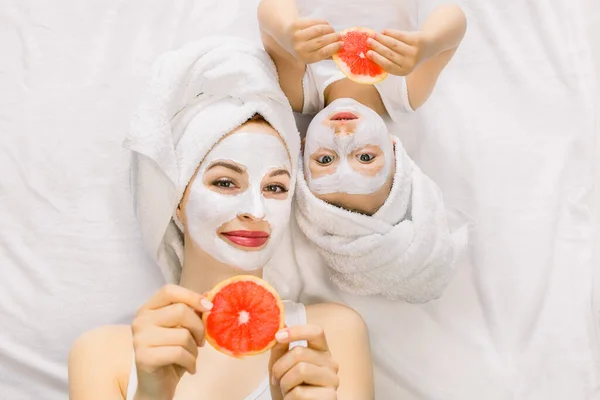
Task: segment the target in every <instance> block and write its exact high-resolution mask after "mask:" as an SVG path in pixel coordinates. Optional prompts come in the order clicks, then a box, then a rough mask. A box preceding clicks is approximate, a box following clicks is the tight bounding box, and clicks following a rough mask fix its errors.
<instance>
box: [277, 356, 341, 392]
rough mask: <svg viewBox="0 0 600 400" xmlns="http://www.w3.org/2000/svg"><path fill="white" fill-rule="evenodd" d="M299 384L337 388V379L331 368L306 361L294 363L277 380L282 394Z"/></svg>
mask: <svg viewBox="0 0 600 400" xmlns="http://www.w3.org/2000/svg"><path fill="white" fill-rule="evenodd" d="M300 385H309V386H320V387H331V388H335V389H337V388H338V386H339V379H338V376H337V374H336V373H335V372H333V371H332V370H331V369H329V368H326V367H322V366H319V365H314V364H310V363H306V362H299V363H297V364H296V365H294V366H293V367H292V368H291V369H290V370H289V371H288V372H287V373H286V374H285V375H283V377H282V378H281V380H280V381H279V387H280V388H281V391H282V393H283V394H284V396H285V395H286V394H287V393H289V392H290V391H292V390H293V389H294V388H295V387H297V386H300Z"/></svg>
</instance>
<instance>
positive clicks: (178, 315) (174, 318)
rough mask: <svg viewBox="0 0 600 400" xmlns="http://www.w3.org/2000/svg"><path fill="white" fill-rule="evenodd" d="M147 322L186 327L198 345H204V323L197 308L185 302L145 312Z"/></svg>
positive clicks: (162, 325)
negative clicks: (194, 308)
mask: <svg viewBox="0 0 600 400" xmlns="http://www.w3.org/2000/svg"><path fill="white" fill-rule="evenodd" d="M142 318H146V321H145V322H146V324H151V325H154V326H159V327H165V328H177V327H181V328H185V329H187V330H188V331H189V332H190V334H191V335H192V337H193V338H194V340H195V342H196V345H197V346H198V347H200V346H203V345H204V323H203V322H202V318H201V317H200V316H199V315H198V314H197V313H196V311H195V310H193V309H192V308H190V307H189V306H187V305H186V304H183V303H178V304H171V305H169V306H166V307H163V308H159V309H158V310H152V311H149V312H147V313H146V314H145V316H144V317H142Z"/></svg>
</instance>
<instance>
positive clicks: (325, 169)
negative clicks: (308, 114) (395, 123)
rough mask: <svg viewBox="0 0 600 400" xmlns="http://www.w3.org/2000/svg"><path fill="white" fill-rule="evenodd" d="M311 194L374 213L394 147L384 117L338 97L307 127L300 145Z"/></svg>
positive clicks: (390, 171)
mask: <svg viewBox="0 0 600 400" xmlns="http://www.w3.org/2000/svg"><path fill="white" fill-rule="evenodd" d="M303 161H304V174H305V179H306V183H307V185H308V187H309V189H310V191H311V192H312V193H313V194H314V195H315V196H316V197H318V198H319V199H321V200H323V201H326V202H327V203H329V204H333V205H335V206H338V207H341V208H345V209H347V210H352V211H356V212H359V213H363V214H368V215H372V214H373V213H375V212H376V211H377V209H378V208H379V207H380V206H381V205H382V204H383V203H384V202H385V199H386V198H387V196H388V194H389V192H390V189H391V186H392V182H393V178H394V168H395V167H394V146H393V142H392V138H391V136H390V134H389V132H388V129H387V126H386V124H385V122H384V121H383V119H382V118H381V117H380V116H379V115H378V114H377V113H376V112H375V111H373V110H371V109H370V108H368V107H366V106H364V105H362V104H360V103H358V102H357V101H355V100H353V99H338V100H335V101H334V102H332V103H331V104H329V105H328V106H327V107H325V108H324V109H323V110H322V111H321V112H319V113H318V114H317V115H316V116H315V117H314V118H313V120H312V122H311V123H310V125H309V127H308V130H307V133H306V141H305V146H304V155H303Z"/></svg>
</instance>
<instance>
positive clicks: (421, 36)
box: [367, 30, 433, 76]
mask: <svg viewBox="0 0 600 400" xmlns="http://www.w3.org/2000/svg"><path fill="white" fill-rule="evenodd" d="M368 44H369V46H370V47H371V49H372V50H369V51H368V52H367V57H368V58H369V59H370V60H371V61H373V62H374V63H375V64H377V65H379V66H380V67H381V68H383V69H384V70H385V71H387V72H388V73H390V74H392V75H399V76H406V75H408V74H410V73H411V72H412V71H413V70H414V69H415V68H416V67H417V66H418V65H419V64H420V63H421V62H422V61H424V60H427V59H428V58H430V57H432V56H433V54H431V51H432V48H433V45H432V43H431V40H430V38H429V36H428V35H426V34H425V33H424V32H422V31H415V32H403V31H398V30H385V31H383V33H378V34H376V35H375V38H374V39H369V41H368Z"/></svg>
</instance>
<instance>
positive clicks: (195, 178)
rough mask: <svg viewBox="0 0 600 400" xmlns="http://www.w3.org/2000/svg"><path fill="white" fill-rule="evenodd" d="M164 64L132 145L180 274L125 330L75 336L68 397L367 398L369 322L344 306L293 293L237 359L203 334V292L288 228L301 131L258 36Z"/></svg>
mask: <svg viewBox="0 0 600 400" xmlns="http://www.w3.org/2000/svg"><path fill="white" fill-rule="evenodd" d="M241 60H243V62H240V61H241ZM242 65H243V68H242V67H241V66H242ZM156 71H157V73H156V76H155V78H154V82H153V83H152V84H151V90H150V92H149V93H148V95H147V101H145V102H144V104H143V105H142V106H141V107H140V112H139V114H138V116H137V117H136V118H135V119H134V126H133V128H132V133H131V134H130V136H129V138H128V140H127V142H126V144H127V146H128V147H129V148H131V149H132V150H134V151H135V154H136V157H134V161H133V165H132V170H133V173H134V178H135V179H134V186H135V189H136V205H137V208H138V218H139V220H140V224H141V227H142V234H143V235H144V239H145V241H146V243H147V245H148V246H149V251H150V252H151V253H152V254H153V255H154V256H155V258H156V259H157V261H158V262H159V265H160V266H161V267H162V268H163V271H164V272H165V277H166V278H167V279H169V280H171V281H175V280H176V281H177V282H178V285H172V284H171V285H167V286H165V287H164V288H163V289H162V290H161V291H160V292H158V293H157V294H156V295H155V296H154V297H152V298H151V299H150V300H148V302H147V303H146V304H145V305H144V306H142V307H141V309H140V310H139V312H138V314H137V316H136V318H135V320H134V321H133V324H132V326H131V327H129V326H109V327H103V328H99V329H97V330H95V331H92V332H89V333H87V334H85V335H84V336H82V337H81V338H80V339H79V340H78V341H77V342H76V343H75V344H74V345H73V349H72V352H71V355H70V360H69V378H70V393H71V399H74V400H76V399H86V400H87V399H95V398H97V399H102V400H106V399H128V400H129V399H136V400H142V399H161V400H162V399H173V398H175V399H195V398H199V396H200V397H202V398H208V399H247V400H259V399H260V400H266V399H286V400H291V399H337V398H340V399H361V400H363V399H369V398H372V397H373V393H372V390H373V389H372V385H373V384H372V367H371V361H370V353H369V343H368V335H367V332H366V328H365V325H364V323H363V322H362V320H361V318H360V317H359V316H358V315H357V314H356V313H355V312H353V311H352V310H350V309H348V308H346V307H344V306H341V305H336V304H319V305H315V306H309V307H306V308H304V307H303V306H302V305H301V304H297V303H293V302H286V325H287V327H286V328H285V329H283V330H282V331H280V332H279V333H278V335H277V340H278V345H277V346H276V347H275V348H274V349H273V350H271V351H270V352H268V353H265V354H263V355H259V356H254V357H249V358H245V359H234V358H230V357H228V356H225V355H223V354H221V353H219V352H218V351H216V350H215V349H214V348H212V347H211V346H210V345H209V344H208V343H207V342H205V341H204V328H203V324H202V320H201V314H202V313H204V312H206V311H208V310H210V308H211V306H212V305H211V304H210V302H209V301H208V300H207V299H206V298H204V297H203V296H202V295H200V293H205V292H206V291H208V290H210V289H211V288H212V287H213V286H214V285H215V284H216V283H218V282H220V281H221V280H223V279H226V278H228V277H232V276H235V275H240V274H252V275H256V276H259V277H260V276H262V275H263V267H265V266H266V268H267V269H268V268H269V266H268V265H267V263H268V262H269V260H270V259H271V258H272V257H273V255H274V253H275V252H276V250H277V249H278V247H279V245H280V243H281V241H282V238H283V236H284V234H285V232H286V231H287V230H288V222H289V218H290V210H291V202H292V196H293V192H294V179H295V175H296V172H297V163H298V162H297V158H298V152H299V138H298V134H297V131H296V129H295V127H294V121H293V116H292V113H291V110H289V105H287V103H286V102H285V97H283V93H281V91H280V90H279V89H278V87H277V81H276V74H275V73H274V66H273V65H272V64H271V63H270V61H269V60H268V56H267V57H266V58H265V56H264V55H263V54H262V52H261V50H259V49H256V48H255V47H254V46H251V45H249V44H246V43H245V42H241V41H239V40H237V39H232V38H225V39H217V40H207V41H203V42H201V43H197V44H193V45H190V46H187V47H186V48H184V49H182V50H181V51H178V52H175V53H171V54H167V55H166V56H165V57H163V59H161V60H160V61H159V62H158V63H157V68H156ZM217 72H218V73H217ZM242 82H252V85H250V86H251V87H248V88H246V89H244V88H242V87H241V85H240V84H241V83H242ZM246 86H248V85H246ZM157 94H162V96H161V95H157ZM259 112H260V114H261V115H262V116H257V114H258V113H259ZM263 117H264V119H263ZM265 120H267V121H269V122H266V121H265ZM165 122H166V123H167V124H168V126H169V127H170V129H165ZM159 143H160V144H162V145H165V144H168V145H167V147H168V146H172V147H168V148H167V149H165V148H164V147H161V146H159V145H158V144H159ZM157 166H158V168H157ZM150 196H151V197H150ZM165 215H167V216H168V219H167V220H166V221H165V218H163V216H165ZM165 226H166V227H165ZM257 232H261V235H259V236H261V240H256V235H255V234H256V233H257ZM252 237H253V238H254V239H252ZM156 238H159V240H158V241H156V240H155V239H156ZM179 245H182V246H179ZM178 266H180V267H181V270H180V271H178ZM348 332H352V334H351V335H349V334H348ZM301 341H305V342H306V346H303V345H301V344H299V343H300V342H301ZM292 342H294V346H291V347H293V349H292V350H289V349H290V343H292ZM232 382H235V384H232Z"/></svg>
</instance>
